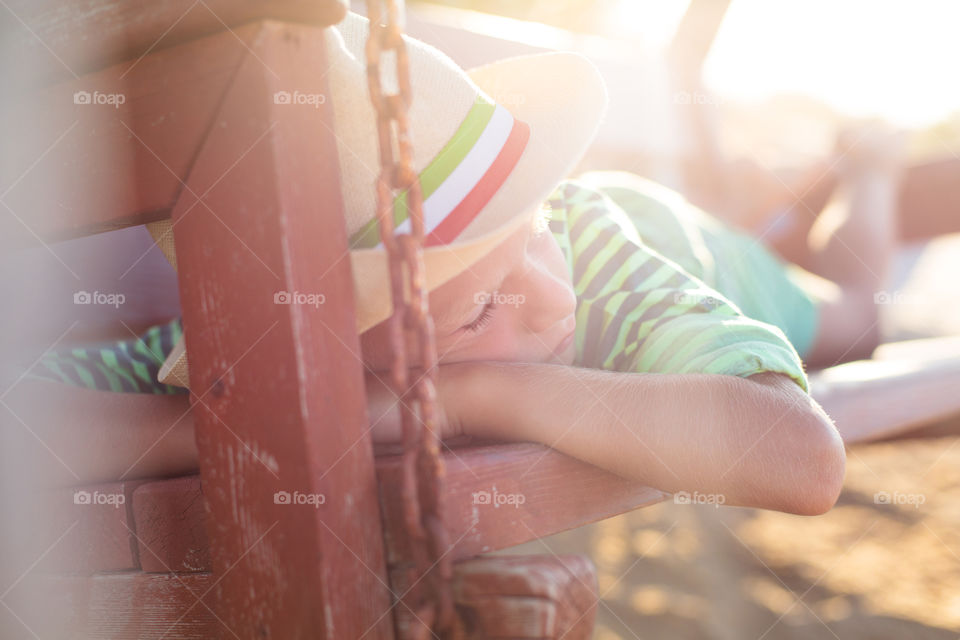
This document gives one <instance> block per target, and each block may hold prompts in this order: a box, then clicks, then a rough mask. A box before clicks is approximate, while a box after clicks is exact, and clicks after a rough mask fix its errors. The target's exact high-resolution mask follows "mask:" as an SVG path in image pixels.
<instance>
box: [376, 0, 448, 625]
mask: <svg viewBox="0 0 960 640" xmlns="http://www.w3.org/2000/svg"><path fill="white" fill-rule="evenodd" d="M381 1H383V4H385V5H386V9H387V12H386V13H387V17H386V23H385V24H381V18H382V7H381ZM367 14H368V17H369V18H370V35H369V38H368V39H367V44H366V55H367V82H368V84H369V88H370V101H371V103H372V104H373V108H374V110H375V111H376V114H377V137H378V141H379V147H380V175H379V176H378V178H377V182H376V190H377V219H378V221H379V225H380V239H381V241H382V242H383V246H384V248H385V249H386V251H387V257H388V261H389V265H390V291H391V295H392V297H393V315H392V317H391V318H390V321H389V328H390V344H391V349H392V353H393V363H392V367H391V371H390V384H391V386H392V387H393V391H394V393H396V394H397V396H398V397H399V398H400V399H401V402H400V403H399V404H400V414H401V421H402V425H403V456H402V470H403V473H402V478H403V483H402V487H401V495H402V500H403V514H404V520H405V524H406V528H407V531H408V533H409V535H410V540H411V542H412V547H413V548H412V553H413V566H412V567H411V568H410V570H409V573H408V575H407V578H408V585H413V586H412V587H410V588H409V590H408V591H407V593H406V594H405V596H404V598H403V600H404V603H405V604H406V605H407V606H408V607H409V609H410V611H412V612H414V613H415V614H416V618H417V619H416V620H414V627H413V628H412V629H411V637H412V638H416V639H417V640H421V639H426V638H428V637H431V636H434V635H435V634H434V632H438V633H439V634H440V635H439V637H441V638H445V637H449V635H450V633H451V631H452V629H453V627H454V622H455V615H454V607H453V596H452V591H451V588H450V582H451V578H452V565H451V561H450V557H449V555H448V554H447V551H448V550H449V546H450V545H449V537H448V535H447V532H446V530H445V528H444V526H443V518H442V510H441V501H440V496H441V495H442V486H443V478H444V473H445V470H444V464H443V459H442V458H441V457H440V447H439V440H438V438H437V435H436V416H437V414H436V396H437V392H436V376H437V366H436V365H437V349H436V342H435V341H434V332H433V319H432V318H431V316H430V311H429V308H428V304H427V294H426V279H425V275H424V267H423V231H424V229H423V197H422V194H421V191H420V181H419V180H418V179H417V175H416V173H415V172H414V170H413V167H412V164H413V147H412V144H411V141H410V129H409V119H408V117H407V109H408V108H409V106H410V101H411V99H412V94H411V90H410V71H409V66H408V61H407V50H406V45H405V43H404V42H403V38H402V37H401V28H400V24H399V21H398V19H399V16H398V11H397V5H396V1H395V0H368V2H367ZM385 51H393V52H394V55H395V57H396V60H395V64H396V78H397V88H398V91H399V92H398V93H397V94H392V95H386V94H384V92H383V87H382V86H381V75H380V74H381V68H380V66H381V54H382V53H383V52H385ZM394 149H396V155H395V152H394ZM402 190H406V193H407V209H408V211H409V215H410V222H411V233H408V234H407V233H405V234H397V235H395V234H394V220H393V201H394V194H395V192H397V191H402ZM404 278H406V280H405V279H404ZM404 284H406V285H407V289H408V291H409V294H410V302H409V304H407V303H406V302H405V296H404ZM408 334H409V335H411V337H412V338H413V339H414V340H415V343H416V346H415V347H414V348H411V349H410V350H409V352H408V343H407V339H406V338H407V335H408ZM410 355H419V365H420V368H422V375H420V376H419V377H418V378H416V380H415V381H414V384H413V385H412V386H409V387H408V385H409V384H410V371H411V370H410V366H409V362H408V356H410ZM416 408H418V409H419V416H418V415H417V411H416Z"/></svg>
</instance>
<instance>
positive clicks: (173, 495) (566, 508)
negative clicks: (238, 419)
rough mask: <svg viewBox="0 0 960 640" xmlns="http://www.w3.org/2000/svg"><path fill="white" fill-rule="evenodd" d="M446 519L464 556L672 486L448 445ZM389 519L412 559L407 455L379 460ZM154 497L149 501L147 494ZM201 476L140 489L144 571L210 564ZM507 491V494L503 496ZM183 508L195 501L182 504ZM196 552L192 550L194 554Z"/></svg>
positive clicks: (563, 459)
mask: <svg viewBox="0 0 960 640" xmlns="http://www.w3.org/2000/svg"><path fill="white" fill-rule="evenodd" d="M443 459H444V464H445V465H446V467H447V477H446V482H445V493H444V524H445V526H446V527H447V530H448V531H449V532H450V535H451V541H452V542H454V543H455V544H454V548H453V550H452V552H451V553H452V554H453V558H454V559H455V560H463V559H467V558H470V557H472V556H475V555H477V554H479V553H486V552H489V551H496V550H498V549H504V548H506V547H510V546H513V545H517V544H522V543H524V542H528V541H530V540H533V539H534V538H537V537H542V536H548V535H551V534H554V533H557V532H560V531H564V530H566V529H572V528H574V527H578V526H581V525H584V524H587V523H590V522H595V521H597V520H602V519H603V518H609V517H611V516H614V515H617V514H620V513H624V512H626V511H630V510H632V509H637V508H640V507H644V506H647V505H650V504H654V503H656V502H659V501H661V500H663V499H664V498H665V497H666V494H664V493H663V492H660V491H657V490H656V489H651V488H649V487H643V486H638V485H637V484H636V483H634V482H632V481H629V480H625V479H623V478H620V477H619V476H617V475H614V474H612V473H610V472H608V471H604V470H603V469H600V468H598V467H595V466H593V465H590V464H586V463H584V462H580V461H579V460H576V459H574V458H570V457H569V456H566V455H564V454H562V453H559V452H557V451H553V450H550V449H548V448H547V447H544V446H543V445H538V444H526V443H524V444H496V445H488V446H478V447H464V448H458V449H454V450H452V451H450V450H448V451H445V452H444V454H443ZM376 465H377V480H378V482H379V485H380V501H381V507H382V510H383V515H384V523H385V526H386V543H387V553H388V560H389V562H390V563H391V564H394V565H400V564H403V563H404V562H405V561H406V558H408V557H409V555H407V553H408V552H407V546H406V545H407V539H406V531H405V529H404V526H403V520H402V514H401V512H400V491H399V488H400V480H399V458H398V457H397V456H384V457H382V458H377V459H376ZM494 486H496V488H497V492H498V495H505V494H512V493H515V494H519V495H522V496H523V504H520V505H517V506H514V505H513V504H509V505H508V504H503V505H501V506H493V505H491V504H476V503H474V499H473V494H474V493H476V492H481V491H488V492H490V493H491V498H493V495H492V488H493V487H494ZM144 499H145V500H147V501H149V503H148V504H146V505H144V504H142V503H141V501H142V500H144ZM199 499H200V482H199V479H198V478H197V477H196V476H192V477H188V478H182V479H175V480H158V481H155V482H151V483H150V484H149V485H147V486H144V487H143V488H142V489H141V490H139V491H138V492H137V493H136V494H135V495H134V512H135V514H136V516H137V521H136V526H137V531H138V536H140V538H141V539H143V540H150V541H156V540H163V541H164V542H163V544H158V543H154V542H151V543H150V546H151V549H152V551H153V553H154V554H156V557H155V559H153V560H151V559H150V558H149V557H148V554H145V553H142V552H141V563H142V564H143V566H144V569H145V570H151V571H163V570H165V569H163V567H164V566H169V567H181V568H180V569H178V570H181V571H208V570H209V569H210V567H209V565H207V564H205V563H202V562H200V563H199V564H198V563H197V561H198V560H200V559H203V558H205V557H206V556H205V554H204V552H203V549H202V548H203V546H204V545H206V544H208V543H207V542H206V537H205V535H204V534H203V529H202V520H203V513H202V511H200V510H199V509H196V508H194V507H190V505H196V504H198V502H199ZM501 499H505V498H501ZM182 507H188V508H185V509H183V510H182V511H181V510H180V509H181V508H182ZM188 558H189V559H188Z"/></svg>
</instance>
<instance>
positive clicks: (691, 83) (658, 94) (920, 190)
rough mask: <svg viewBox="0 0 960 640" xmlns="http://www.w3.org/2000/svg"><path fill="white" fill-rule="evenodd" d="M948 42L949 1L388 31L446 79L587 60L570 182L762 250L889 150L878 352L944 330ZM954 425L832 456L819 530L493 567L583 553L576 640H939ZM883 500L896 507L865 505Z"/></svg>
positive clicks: (716, 5) (412, 10) (954, 601)
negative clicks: (583, 177) (586, 568)
mask: <svg viewBox="0 0 960 640" xmlns="http://www.w3.org/2000/svg"><path fill="white" fill-rule="evenodd" d="M355 10H358V11H363V5H362V4H360V3H358V4H356V5H355ZM958 24H960V3H957V2H953V1H950V0H921V1H918V2H911V3H905V2H884V1H871V0H846V1H844V2H830V1H828V0H808V1H803V2H801V1H787V0H783V1H778V2H764V1H762V0H705V1H699V0H693V1H691V0H593V1H586V0H549V1H547V0H449V1H446V2H438V1H431V2H425V1H416V0H408V3H407V30H408V32H409V33H410V34H411V35H414V36H416V37H418V38H421V39H423V40H425V41H427V42H430V43H431V44H433V45H435V46H437V47H438V48H440V49H441V50H443V51H444V52H446V53H448V54H449V55H450V56H451V57H453V58H454V59H455V60H456V61H457V62H458V63H460V64H461V65H463V66H465V67H470V66H473V65H478V64H482V63H485V62H489V61H491V60H495V59H498V58H502V57H506V56H510V55H517V54H520V53H526V52H533V51H540V50H551V49H563V50H575V51H579V52H581V53H584V54H585V55H587V56H589V57H590V58H591V59H592V60H593V61H594V62H595V63H596V64H597V65H598V67H599V68H600V70H601V72H602V73H603V75H604V77H605V79H606V81H607V84H608V87H609V91H610V98H611V104H610V111H609V114H608V117H607V120H606V122H605V123H604V125H603V128H602V130H601V131H600V134H599V136H598V138H597V140H596V142H595V144H594V145H593V147H592V148H591V149H590V151H589V153H588V154H587V156H586V157H585V158H584V160H583V163H582V165H581V167H580V170H589V169H621V170H627V171H632V172H635V173H638V174H640V175H643V176H646V177H649V178H652V179H654V180H656V181H658V182H661V183H663V184H666V185H667V186H670V187H672V188H674V189H676V190H678V191H680V192H682V193H683V194H684V195H685V196H686V197H687V198H688V199H690V200H691V201H693V202H695V203H696V204H698V205H700V206H701V207H703V208H704V209H706V210H707V211H709V212H710V213H712V214H714V215H717V216H719V217H722V218H725V219H727V220H728V221H730V222H732V223H734V224H736V225H738V226H740V227H742V228H744V229H747V230H750V231H751V232H754V233H756V234H757V236H758V237H761V238H765V239H768V240H769V239H770V238H773V237H775V235H776V233H775V232H776V227H775V226H774V224H775V222H776V220H777V218H778V217H779V215H780V213H782V212H783V211H785V210H786V209H789V208H790V207H798V206H799V205H798V203H800V204H802V205H803V206H802V207H801V208H802V210H803V211H804V212H805V214H810V215H813V213H814V212H817V211H819V209H818V207H819V206H822V204H823V199H824V198H825V195H824V194H823V193H818V192H822V191H824V190H827V183H828V182H829V180H827V179H825V176H826V174H827V170H828V169H829V168H830V167H831V166H832V164H833V163H834V162H835V161H836V160H837V158H838V154H837V149H838V146H839V144H838V140H839V139H840V138H841V137H842V136H843V135H848V136H850V135H852V136H853V137H854V140H856V139H858V138H859V136H860V135H861V133H862V132H863V131H865V130H869V129H871V128H881V129H882V130H884V131H887V132H890V131H893V132H897V133H899V135H900V136H901V140H902V144H903V148H902V153H903V157H902V160H903V162H904V164H905V165H906V167H907V169H906V173H905V176H904V181H903V184H902V188H901V198H900V200H901V203H900V204H901V206H900V236H901V241H902V250H901V252H900V256H899V259H898V263H897V268H896V269H895V276H894V280H895V281H894V282H891V283H890V289H891V291H895V292H897V293H896V295H895V296H894V298H895V299H894V300H893V301H892V303H891V304H887V305H885V306H884V308H883V309H882V313H881V319H882V325H883V334H884V339H885V340H887V341H893V340H902V339H909V338H923V337H934V336H951V335H958V334H960V287H958V283H957V280H958V278H957V277H956V274H958V273H960V235H958V234H957V233H956V232H957V231H960V84H958V83H957V82H955V81H954V78H955V76H956V73H955V62H956V61H957V60H960V39H957V38H956V37H955V32H956V27H957V25H958ZM958 427H960V424H958V422H957V421H953V422H952V423H951V422H947V423H944V424H941V425H937V426H936V427H933V428H929V429H927V430H925V431H923V432H920V433H919V434H917V437H912V438H909V439H902V440H897V441H891V442H885V443H879V444H871V445H867V446H862V447H854V448H852V449H850V451H849V452H848V472H847V480H846V485H845V490H844V493H843V495H842V496H841V498H840V501H839V503H838V505H837V506H836V507H835V508H834V509H833V510H832V511H831V512H830V513H828V514H826V515H824V516H819V517H816V518H803V517H798V516H789V515H785V514H780V513H773V512H763V511H755V510H750V509H740V508H722V509H717V508H716V507H713V506H708V505H685V504H674V503H672V502H667V503H663V504H660V505H656V506H653V507H650V508H646V509H641V510H639V511H636V512H633V513H628V514H625V515H623V516H620V517H617V518H613V519H610V520H607V521H604V522H600V523H597V524H595V525H591V526H587V527H583V528H580V529H577V530H574V531H569V532H566V533H563V534H560V535H557V536H553V537H551V538H546V539H543V540H541V541H537V542H531V543H529V544H526V545H522V546H521V547H517V548H514V549H511V550H509V551H507V553H557V554H562V553H577V552H580V553H583V552H586V553H589V554H590V555H591V557H592V558H593V559H594V561H595V563H596V564H597V568H598V572H599V575H600V592H601V593H602V594H603V601H602V604H601V606H600V608H599V611H598V624H597V631H596V634H595V637H596V639H597V640H629V639H631V638H644V639H646V638H710V639H718V640H719V639H724V640H725V639H731V640H732V639H743V638H756V639H758V640H763V639H768V640H773V639H801V638H802V639H807V638H810V639H812V638H838V639H840V638H842V639H844V640H847V639H863V640H866V639H868V638H870V639H878V638H890V639H894V638H897V639H900V638H931V639H932V638H957V637H958V632H960V534H958V531H960V506H958V505H960V447H958V446H956V445H957V442H958V439H957V437H956V435H954V434H956V433H958V432H960V428H958ZM894 492H899V493H900V494H901V495H910V496H913V498H914V500H913V503H912V504H908V503H901V504H889V503H884V502H883V500H882V498H877V496H878V495H879V496H884V495H887V494H893V493H894Z"/></svg>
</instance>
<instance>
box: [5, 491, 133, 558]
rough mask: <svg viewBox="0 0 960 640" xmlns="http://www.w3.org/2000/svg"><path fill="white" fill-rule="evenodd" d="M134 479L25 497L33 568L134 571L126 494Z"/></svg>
mask: <svg viewBox="0 0 960 640" xmlns="http://www.w3.org/2000/svg"><path fill="white" fill-rule="evenodd" d="M138 484H139V483H137V482H113V483H105V484H97V485H85V486H79V487H74V488H71V489H55V490H48V491H38V492H36V494H35V498H34V499H32V500H31V501H30V504H31V505H32V507H33V508H32V513H31V514H30V515H29V516H28V518H29V520H28V522H30V526H31V527H32V528H34V529H35V530H36V531H37V532H38V533H37V534H36V535H35V536H34V537H33V539H32V540H31V543H32V544H33V547H32V548H31V549H30V550H25V551H24V552H23V553H24V554H25V555H26V557H29V558H37V559H38V560H39V562H38V564H37V567H36V568H37V570H39V571H42V572H50V573H94V572H97V571H121V570H125V569H136V568H137V567H138V566H139V565H138V561H137V553H136V551H137V549H136V539H135V537H134V527H133V518H132V515H131V513H130V509H129V506H130V503H131V496H132V493H133V490H134V488H135V487H136V486H137V485H138Z"/></svg>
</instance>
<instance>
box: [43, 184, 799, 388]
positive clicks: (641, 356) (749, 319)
mask: <svg viewBox="0 0 960 640" xmlns="http://www.w3.org/2000/svg"><path fill="white" fill-rule="evenodd" d="M609 193H615V191H614V190H612V189H611V190H609ZM624 193H625V194H626V195H625V196H623V195H618V201H619V202H624V203H630V205H629V206H627V208H626V210H625V209H624V208H621V207H620V206H619V205H618V204H617V201H615V200H614V199H612V198H611V197H610V196H609V195H608V193H607V192H605V190H599V189H594V188H591V187H589V186H587V184H585V183H583V182H578V181H566V182H562V183H560V185H559V186H558V187H557V188H556V189H555V190H554V192H553V193H552V194H551V195H550V197H549V199H548V200H547V203H546V204H547V205H548V206H549V209H550V211H551V219H550V223H549V224H550V230H551V231H552V232H553V234H554V237H555V238H556V239H557V242H558V243H559V245H560V248H561V249H562V251H563V254H564V257H565V258H566V261H567V266H568V268H569V269H570V276H571V279H572V281H573V284H574V289H575V291H576V296H577V310H576V316H577V328H576V338H575V342H576V359H575V364H576V365H578V366H582V367H591V368H596V369H608V370H613V371H624V372H659V373H717V374H727V375H735V376H743V377H746V376H751V375H754V374H757V373H761V372H765V371H772V372H779V373H783V374H785V375H787V376H790V377H791V378H792V379H793V380H795V381H796V382H797V384H798V385H800V386H801V387H802V388H803V389H804V390H807V391H809V389H808V386H807V378H806V375H805V374H804V370H803V365H802V363H801V361H800V358H799V356H798V354H797V351H796V350H795V349H794V347H793V346H792V344H791V342H790V340H788V338H787V336H786V335H785V333H784V330H791V332H799V331H800V330H801V329H803V328H804V325H808V324H810V320H809V313H806V312H807V311H809V309H808V306H809V305H807V306H805V305H806V303H805V302H804V300H803V295H802V293H800V292H798V291H795V290H793V289H790V286H789V283H788V282H787V281H786V280H785V279H784V278H782V277H781V276H780V275H779V273H777V271H776V270H777V269H778V268H779V267H777V266H776V265H774V264H773V263H772V262H770V258H769V257H768V256H766V255H765V254H762V253H761V254H756V253H755V255H753V256H752V257H751V254H750V252H749V251H747V250H745V249H744V247H743V246H742V245H738V244H737V243H738V242H743V239H737V238H732V236H729V234H724V233H713V235H710V233H707V232H709V231H710V229H709V228H708V225H706V224H704V225H700V226H701V227H702V228H703V229H704V231H705V233H706V235H707V236H708V238H716V242H717V243H718V246H720V245H730V244H733V245H735V251H733V253H735V254H736V255H737V257H739V256H741V255H745V256H748V259H747V260H746V261H741V260H731V259H729V258H728V259H726V260H725V261H719V262H725V263H726V264H728V265H731V266H736V267H737V268H729V269H725V268H724V267H723V265H722V264H717V262H718V261H717V260H714V259H713V258H714V257H717V256H722V255H723V252H722V251H720V250H719V249H716V250H714V251H713V253H712V254H711V253H710V252H709V251H706V250H703V248H702V247H701V248H700V249H697V248H696V246H694V245H696V243H691V242H685V241H681V240H678V238H685V237H688V236H689V235H690V234H687V235H684V234H679V233H675V232H672V231H670V230H668V227H669V226H670V225H675V226H676V225H677V221H678V220H680V219H681V217H682V215H683V214H682V213H681V212H680V211H679V208H680V207H679V206H678V204H677V203H676V202H671V201H670V199H669V198H667V197H666V196H664V195H663V193H660V192H658V191H656V190H651V189H648V188H646V187H644V186H643V183H640V186H637V185H634V186H632V187H631V188H629V189H627V190H626V191H625V192H624ZM671 193H672V192H671ZM651 207H654V208H659V213H658V212H655V211H653V210H652V209H651ZM704 215H705V214H704ZM658 216H659V217H658ZM698 228H700V227H698ZM641 231H642V234H641ZM648 240H649V241H653V242H654V243H655V245H656V246H657V247H662V248H663V249H665V250H669V251H670V253H671V257H670V258H667V257H665V256H664V255H663V254H662V252H658V251H657V250H656V249H655V248H654V246H651V243H650V242H649V241H648ZM674 254H676V255H674ZM758 256H759V257H758ZM740 262H743V264H739V263H740ZM734 263H737V264H736V265H734ZM681 265H683V266H681ZM757 265H761V266H757ZM771 265H773V266H771ZM715 272H717V273H715ZM761 272H763V273H761ZM693 273H696V274H698V275H693ZM711 273H714V276H710V274H711ZM731 273H732V274H733V275H731ZM771 274H772V275H771ZM706 279H709V280H710V281H711V282H712V283H714V286H710V285H708V284H707V283H706V282H705V280H706ZM765 280H766V281H765ZM771 283H773V284H771ZM720 289H722V290H723V291H724V292H726V294H727V295H726V296H725V295H724V294H723V293H720V291H719V290H720ZM784 290H790V291H791V295H790V296H789V297H787V298H785V297H784V296H783V294H782V291H784ZM777 291H780V292H781V293H780V297H779V299H777V294H776V292H777ZM731 298H736V299H737V300H738V301H739V306H738V304H737V303H734V302H733V301H732V299H731ZM791 301H792V302H791ZM764 303H765V304H764ZM784 306H786V307H787V308H788V310H789V315H790V317H796V318H802V319H804V320H803V324H802V325H800V329H791V327H790V325H789V322H786V321H782V320H781V316H782V315H783V313H784V312H783V309H782V308H781V307H784ZM811 308H812V307H811ZM743 309H750V310H751V311H750V316H748V315H747V314H745V313H744V311H743ZM805 313H806V315H805ZM756 318H766V319H767V320H768V322H764V321H762V320H761V319H756ZM780 327H786V329H784V330H781V328H780ZM181 334H182V329H181V324H180V319H179V318H176V319H174V320H172V321H171V322H169V323H167V324H164V325H157V326H155V327H152V328H151V329H150V330H148V331H147V332H146V333H145V334H144V335H143V336H141V337H140V338H139V339H136V340H134V339H131V340H126V341H120V342H114V343H109V344H100V345H92V346H89V347H80V348H73V349H65V350H60V351H55V352H51V353H48V354H47V355H46V356H44V357H43V358H42V359H41V360H40V362H39V363H38V365H37V366H36V367H34V370H33V371H31V372H30V374H29V377H33V378H42V379H47V380H55V381H57V382H63V383H67V384H71V385H75V386H81V387H87V388H91V389H101V390H108V391H126V392H141V393H161V394H169V393H182V392H186V390H185V389H182V388H180V387H174V386H170V385H165V384H161V383H160V382H158V381H157V373H158V371H159V368H160V365H161V364H162V363H163V360H164V359H165V358H166V356H167V354H169V352H170V351H171V350H172V349H173V345H174V344H176V341H177V340H178V339H179V337H180V335H181Z"/></svg>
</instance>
